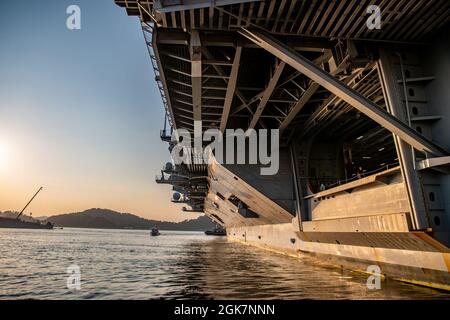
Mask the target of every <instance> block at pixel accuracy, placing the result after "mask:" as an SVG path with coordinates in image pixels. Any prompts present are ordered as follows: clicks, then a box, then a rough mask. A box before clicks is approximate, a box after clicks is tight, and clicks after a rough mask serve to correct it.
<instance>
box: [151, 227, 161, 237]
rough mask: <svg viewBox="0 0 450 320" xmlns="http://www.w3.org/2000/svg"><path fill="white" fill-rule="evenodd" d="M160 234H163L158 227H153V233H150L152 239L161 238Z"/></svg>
mask: <svg viewBox="0 0 450 320" xmlns="http://www.w3.org/2000/svg"><path fill="white" fill-rule="evenodd" d="M160 234H161V233H159V229H158V228H156V227H153V228H152V231H151V232H150V235H151V236H152V237H156V236H159V235H160Z"/></svg>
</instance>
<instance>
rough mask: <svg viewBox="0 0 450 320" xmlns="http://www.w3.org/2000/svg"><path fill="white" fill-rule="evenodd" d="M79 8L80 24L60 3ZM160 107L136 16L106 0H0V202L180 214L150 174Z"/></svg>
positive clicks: (160, 160) (160, 146)
mask: <svg viewBox="0 0 450 320" xmlns="http://www.w3.org/2000/svg"><path fill="white" fill-rule="evenodd" d="M71 4H77V5H79V6H80V8H81V30H68V29H67V28H66V19H67V17H68V15H67V14H66V8H67V7H68V6H69V5H71ZM163 119H164V113H163V108H162V104H161V99H160V96H159V93H158V91H157V87H156V83H155V81H154V74H153V69H152V68H151V62H150V58H149V56H148V52H147V49H146V46H145V42H144V40H143V36H142V32H141V29H140V26H139V20H138V18H137V17H129V16H127V15H126V12H125V10H124V9H122V8H120V7H117V6H116V5H115V4H114V1H113V0H95V1H92V0H68V1H66V0H52V1H50V0H48V1H35V0H21V1H0V211H4V210H20V209H21V207H23V206H24V205H25V203H26V202H27V201H28V198H29V197H31V196H32V194H33V193H34V192H35V191H36V190H37V188H38V187H39V186H41V185H42V186H43V187H44V190H43V192H42V193H41V194H40V195H39V197H38V198H36V200H35V201H34V202H33V203H32V205H31V206H30V207H29V209H28V210H27V213H29V212H33V216H39V215H52V214H58V213H65V212H74V211H81V210H84V209H87V208H91V207H100V208H110V209H113V210H118V211H121V212H130V213H135V214H138V215H140V216H143V217H146V218H155V219H164V220H173V221H175V220H176V221H179V220H184V219H186V218H195V217H196V215H193V214H183V213H181V207H180V206H179V205H174V204H172V203H171V202H170V197H171V194H172V192H171V191H170V189H171V186H167V185H166V186H161V185H156V183H155V182H154V176H155V174H157V173H159V171H160V169H161V167H162V165H163V164H164V163H165V162H166V161H168V160H169V152H168V150H167V147H168V146H167V144H166V143H163V142H161V141H160V139H159V130H160V129H161V128H162V126H163Z"/></svg>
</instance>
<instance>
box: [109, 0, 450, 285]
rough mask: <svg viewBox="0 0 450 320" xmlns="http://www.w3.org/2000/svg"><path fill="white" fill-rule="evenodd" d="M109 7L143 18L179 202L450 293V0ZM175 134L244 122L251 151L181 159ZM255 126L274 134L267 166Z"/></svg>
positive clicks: (247, 237)
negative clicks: (272, 164) (273, 166)
mask: <svg viewBox="0 0 450 320" xmlns="http://www.w3.org/2000/svg"><path fill="white" fill-rule="evenodd" d="M115 2H116V3H117V4H118V5H119V6H122V7H124V8H126V10H127V13H128V14H129V15H135V16H138V17H139V18H140V20H141V24H142V30H143V34H144V38H145V42H146V44H147V47H148V50H149V53H150V56H151V63H152V65H153V68H154V71H155V81H156V83H157V85H158V89H159V91H160V93H161V98H162V103H163V105H164V108H165V113H166V122H165V123H164V130H162V131H161V139H162V140H163V141H165V142H168V143H169V151H170V152H171V155H172V161H171V162H169V163H167V164H166V165H165V166H164V167H163V168H162V170H161V175H159V176H157V177H156V182H157V183H161V184H170V185H172V186H173V191H174V197H173V199H172V201H173V202H176V203H183V204H187V205H188V206H189V207H185V208H183V210H184V211H185V212H204V213H205V214H207V215H208V216H209V217H210V218H211V219H212V220H214V222H216V223H217V224H219V225H221V226H223V227H224V228H226V230H227V236H228V238H229V239H230V240H232V241H238V242H241V243H243V244H247V245H252V246H255V247H259V248H263V249H267V250H271V251H276V252H279V253H283V254H287V255H290V256H293V257H299V258H301V256H302V255H312V256H316V257H317V258H319V259H321V260H325V261H327V262H329V263H332V264H334V265H338V266H345V267H349V268H352V269H355V270H358V271H363V272H369V273H373V272H372V271H370V270H373V268H375V269H377V268H378V270H380V273H381V274H382V275H384V276H386V277H390V278H394V279H398V280H402V281H408V282H411V283H415V284H419V285H425V286H431V287H436V288H440V289H445V290H449V288H450V277H449V274H450V273H449V272H450V258H449V253H450V251H449V249H448V246H449V245H450V198H449V197H448V195H449V194H450V153H449V150H450V130H449V128H450V108H449V107H448V106H449V105H450V96H449V92H450V91H449V90H448V83H450V39H449V33H448V26H449V16H448V12H449V10H450V2H448V1H440V0H427V1H425V0H411V1H407V2H405V1H382V0H376V1H371V3H370V6H369V4H367V6H366V5H364V4H363V2H361V1H356V0H339V1H338V0H335V1H334V0H318V1H313V0H306V1H294V0H287V1H284V0H270V1H252V0H248V1H243V0H241V1H239V0H223V1H214V2H211V1H202V0H191V1H164V0H158V1H154V2H152V3H150V2H147V1H140V0H127V1H125V0H116V1H115ZM378 18H379V19H378ZM198 123H201V127H200V128H198ZM180 129H183V130H185V132H186V133H188V134H193V135H194V137H195V134H196V133H199V132H200V133H205V134H206V132H207V131H208V130H209V129H218V130H219V131H220V132H221V133H224V134H225V133H227V132H228V131H227V130H234V132H235V133H236V130H243V131H245V132H246V138H245V139H244V140H242V141H243V142H242V141H241V142H242V143H243V144H242V145H239V144H238V145H237V146H236V148H235V149H232V151H233V150H234V152H233V156H232V157H231V158H232V160H236V159H235V158H236V157H235V153H239V152H241V153H244V154H245V156H244V157H243V158H242V159H244V160H243V161H241V162H240V163H237V162H236V161H231V162H227V161H225V162H224V161H222V160H223V159H221V158H222V157H221V156H220V155H219V154H218V153H217V150H215V151H214V152H213V153H212V154H211V153H209V156H208V157H207V161H206V160H205V159H203V160H201V161H198V156H199V153H196V150H197V149H196V147H195V143H193V146H191V145H189V147H186V146H185V147H184V149H183V152H185V153H183V155H184V156H185V160H188V161H184V162H182V163H177V162H176V161H175V160H174V153H173V150H177V149H176V148H177V146H178V145H179V144H180V143H181V142H182V139H180V138H179V133H178V132H179V130H180ZM252 130H255V132H259V133H261V132H264V134H265V135H266V137H267V138H268V139H269V140H270V139H272V138H273V137H277V139H275V140H271V142H270V146H271V147H272V146H273V144H274V143H275V142H276V143H277V145H278V148H277V149H276V154H277V157H276V160H277V162H278V163H277V170H275V172H272V173H271V174H262V172H263V171H262V170H263V168H266V169H267V168H268V166H269V165H268V163H267V161H265V160H264V159H262V161H261V159H259V160H258V161H257V162H253V161H251V160H250V158H251V157H252V156H254V155H261V153H262V154H264V152H262V151H263V150H265V151H267V150H266V149H267V146H266V147H265V148H263V147H261V145H258V148H257V149H256V151H254V152H253V153H251V152H250V153H249V150H254V149H251V147H250V146H249V145H247V144H246V143H248V144H250V143H251V141H252V138H249V135H248V133H251V132H253V131H252ZM273 130H275V131H273ZM269 131H270V133H268V132H269ZM272 132H276V133H272ZM263 136H264V135H263ZM263 136H258V141H261V140H260V139H263V138H261V137H263ZM238 138H239V137H238V134H235V135H224V136H223V140H224V141H234V140H236V141H237V140H238ZM209 141H211V139H210V140H209ZM274 141H275V142H274ZM203 142H204V141H203ZM205 145H206V143H203V144H202V146H205ZM243 145H244V146H243ZM226 152H227V153H228V152H230V150H228V149H227V151H226ZM228 154H229V153H228ZM237 157H239V156H237ZM226 159H228V158H226ZM242 159H241V160H242ZM266 160H267V159H266ZM272 160H274V159H272Z"/></svg>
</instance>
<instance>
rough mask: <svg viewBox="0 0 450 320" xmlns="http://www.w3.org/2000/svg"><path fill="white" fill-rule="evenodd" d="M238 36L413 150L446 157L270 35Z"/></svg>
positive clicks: (247, 33)
mask: <svg viewBox="0 0 450 320" xmlns="http://www.w3.org/2000/svg"><path fill="white" fill-rule="evenodd" d="M239 33H240V34H242V35H243V36H245V37H246V38H248V39H249V40H251V41H253V42H254V43H256V44H257V45H259V46H260V47H261V48H263V49H265V50H267V51H268V52H270V53H272V54H273V55H274V56H276V57H277V58H279V59H280V60H282V61H284V62H286V63H287V64H289V65H290V66H291V67H293V68H294V69H296V70H298V71H300V72H301V73H303V74H304V75H305V76H307V77H308V78H310V79H311V80H313V81H315V82H316V83H318V84H319V85H321V86H322V87H324V88H325V89H327V90H328V91H330V92H332V93H334V94H335V95H336V96H338V97H339V98H341V99H342V100H344V101H345V102H347V103H348V104H350V105H351V106H353V107H354V108H356V109H358V110H359V111H360V112H362V113H364V114H365V115H366V116H368V117H369V118H371V119H372V120H374V121H375V122H377V123H378V124H380V125H381V126H383V127H385V128H386V129H387V130H389V131H390V132H392V133H393V134H395V135H396V136H398V137H399V138H401V139H402V140H403V141H405V142H407V143H408V144H410V145H411V146H413V147H414V148H416V149H417V150H420V151H424V152H429V153H432V154H434V155H437V156H445V155H448V152H447V151H446V150H445V149H443V148H441V147H440V146H438V145H436V144H435V143H433V142H431V141H429V140H428V139H427V138H425V137H424V136H422V135H421V134H419V133H418V132H417V131H415V130H414V129H412V128H411V127H409V126H407V125H406V124H405V123H403V122H402V121H400V120H399V119H397V118H396V117H394V116H392V115H390V114H388V113H387V112H385V111H384V110H383V109H381V108H380V107H379V106H378V105H377V104H375V103H374V102H372V101H370V100H369V99H367V98H365V97H364V96H363V95H361V94H360V93H358V92H357V91H355V90H353V89H352V88H350V87H348V86H347V85H346V84H345V83H343V82H342V81H339V80H338V79H336V78H335V77H333V76H332V75H330V74H329V73H328V72H326V71H324V70H322V69H321V68H319V67H318V66H316V65H315V64H314V63H312V62H311V61H309V60H308V59H306V58H304V57H303V56H302V55H300V54H299V53H298V52H296V51H295V50H293V49H291V48H289V47H288V46H286V45H285V44H283V43H281V42H279V41H278V40H276V39H274V38H273V37H272V36H270V35H267V34H265V33H262V32H261V31H256V30H248V29H246V28H241V29H240V30H239Z"/></svg>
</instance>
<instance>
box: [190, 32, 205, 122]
mask: <svg viewBox="0 0 450 320" xmlns="http://www.w3.org/2000/svg"><path fill="white" fill-rule="evenodd" d="M189 52H190V55H191V83H192V109H193V113H194V121H201V120H202V44H201V42H200V36H199V34H198V31H197V30H193V31H192V32H191V37H190V42H189Z"/></svg>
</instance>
